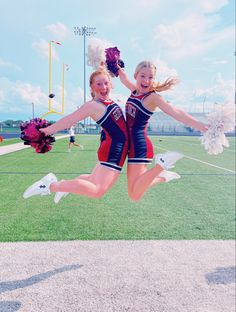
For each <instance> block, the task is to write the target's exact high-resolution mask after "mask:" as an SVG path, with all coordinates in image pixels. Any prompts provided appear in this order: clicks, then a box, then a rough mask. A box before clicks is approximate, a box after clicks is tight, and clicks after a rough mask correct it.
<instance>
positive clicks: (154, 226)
mask: <svg viewBox="0 0 236 312" xmlns="http://www.w3.org/2000/svg"><path fill="white" fill-rule="evenodd" d="M77 139H79V142H80V143H81V144H82V145H84V147H85V149H84V150H80V149H79V148H77V147H73V148H72V151H71V153H68V152H67V145H68V139H61V140H58V141H57V142H56V143H55V144H54V148H53V150H52V151H51V152H49V153H47V154H36V153H35V152H34V150H33V149H32V148H29V149H25V150H21V151H18V152H15V153H10V154H6V155H2V156H1V159H0V160H1V166H0V190H1V191H0V192H1V208H0V216H1V228H0V241H1V242H14V241H48V240H124V239H125V240H157V239H158V240H159V239H162V240H165V239H171V240H172V239H174V240H181V239H208V240H211V239H218V240H221V239H234V238H235V138H229V140H230V148H228V149H225V151H224V152H223V154H220V155H218V156H210V155H208V154H207V152H206V151H205V150H204V149H203V147H202V146H201V145H200V142H199V139H198V138H197V137H152V140H153V143H154V146H155V151H156V152H159V153H162V152H165V151H167V150H176V151H179V152H181V153H183V154H184V155H185V157H184V158H183V159H181V160H180V161H179V162H178V163H177V164H176V167H175V168H174V170H175V171H176V172H178V173H179V174H180V175H181V179H180V180H178V181H173V182H171V183H168V184H167V183H166V184H164V183H163V184H160V185H156V186H154V187H153V188H152V189H150V190H149V191H148V192H147V193H146V194H145V196H144V198H143V199H142V200H141V201H139V202H132V201H130V200H129V198H128V195H127V183H126V172H125V169H124V170H123V172H122V173H121V175H120V177H119V180H118V181H117V183H116V184H115V186H114V187H113V189H112V190H110V191H109V192H108V193H107V194H106V195H105V196H104V197H103V198H101V199H98V200H96V199H89V198H86V197H83V196H75V195H69V196H68V197H67V198H65V199H63V200H62V201H61V202H60V203H59V204H58V205H55V204H54V202H53V195H50V196H42V197H38V196H36V197H32V198H30V199H28V200H24V199H23V197H22V194H23V192H24V190H25V189H26V188H27V187H28V186H29V185H31V184H32V183H33V182H35V181H36V180H38V179H40V178H41V177H42V176H44V175H45V174H47V173H48V172H53V173H55V174H56V175H57V177H58V179H62V178H63V179H70V178H74V177H76V176H78V175H79V174H81V173H90V172H91V170H92V168H93V167H94V165H95V163H96V159H97V158H96V157H97V155H96V151H97V148H98V145H99V137H98V136H97V135H91V136H89V135H80V136H77Z"/></svg>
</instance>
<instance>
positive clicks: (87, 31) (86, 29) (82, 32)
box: [74, 26, 96, 127]
mask: <svg viewBox="0 0 236 312" xmlns="http://www.w3.org/2000/svg"><path fill="white" fill-rule="evenodd" d="M74 34H75V36H78V35H79V36H83V38H84V103H85V102H86V52H85V50H86V37H87V36H92V35H95V34H96V27H90V26H82V27H79V26H74ZM84 126H85V127H86V122H85V120H84Z"/></svg>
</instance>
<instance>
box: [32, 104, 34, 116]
mask: <svg viewBox="0 0 236 312" xmlns="http://www.w3.org/2000/svg"><path fill="white" fill-rule="evenodd" d="M32 117H33V119H34V102H32Z"/></svg>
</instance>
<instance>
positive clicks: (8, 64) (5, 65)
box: [0, 58, 22, 71]
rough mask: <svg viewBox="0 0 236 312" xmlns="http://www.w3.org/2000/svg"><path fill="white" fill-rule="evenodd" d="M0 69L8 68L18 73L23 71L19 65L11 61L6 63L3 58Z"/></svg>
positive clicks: (0, 61) (0, 59)
mask: <svg viewBox="0 0 236 312" xmlns="http://www.w3.org/2000/svg"><path fill="white" fill-rule="evenodd" d="M0 67H8V68H12V69H14V70H17V71H22V69H21V68H20V67H19V66H18V65H15V64H13V63H11V62H9V61H5V60H3V59H2V58H0Z"/></svg>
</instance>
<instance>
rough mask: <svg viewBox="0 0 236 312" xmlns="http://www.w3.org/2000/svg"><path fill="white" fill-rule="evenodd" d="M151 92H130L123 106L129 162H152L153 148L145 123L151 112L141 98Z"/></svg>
mask: <svg viewBox="0 0 236 312" xmlns="http://www.w3.org/2000/svg"><path fill="white" fill-rule="evenodd" d="M152 92H155V91H150V92H148V93H146V94H141V95H135V94H136V91H134V92H133V93H131V95H130V97H129V98H128V100H127V102H126V106H125V111H126V122H127V126H128V132H129V151H128V163H129V164H148V163H151V162H152V159H153V156H154V150H153V145H152V142H151V140H150V139H149V138H148V136H147V124H148V120H149V119H150V117H151V116H152V115H153V112H151V111H149V110H148V109H147V108H145V107H144V106H143V100H144V99H145V98H146V97H147V96H149V95H150V94H151V93H152Z"/></svg>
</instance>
